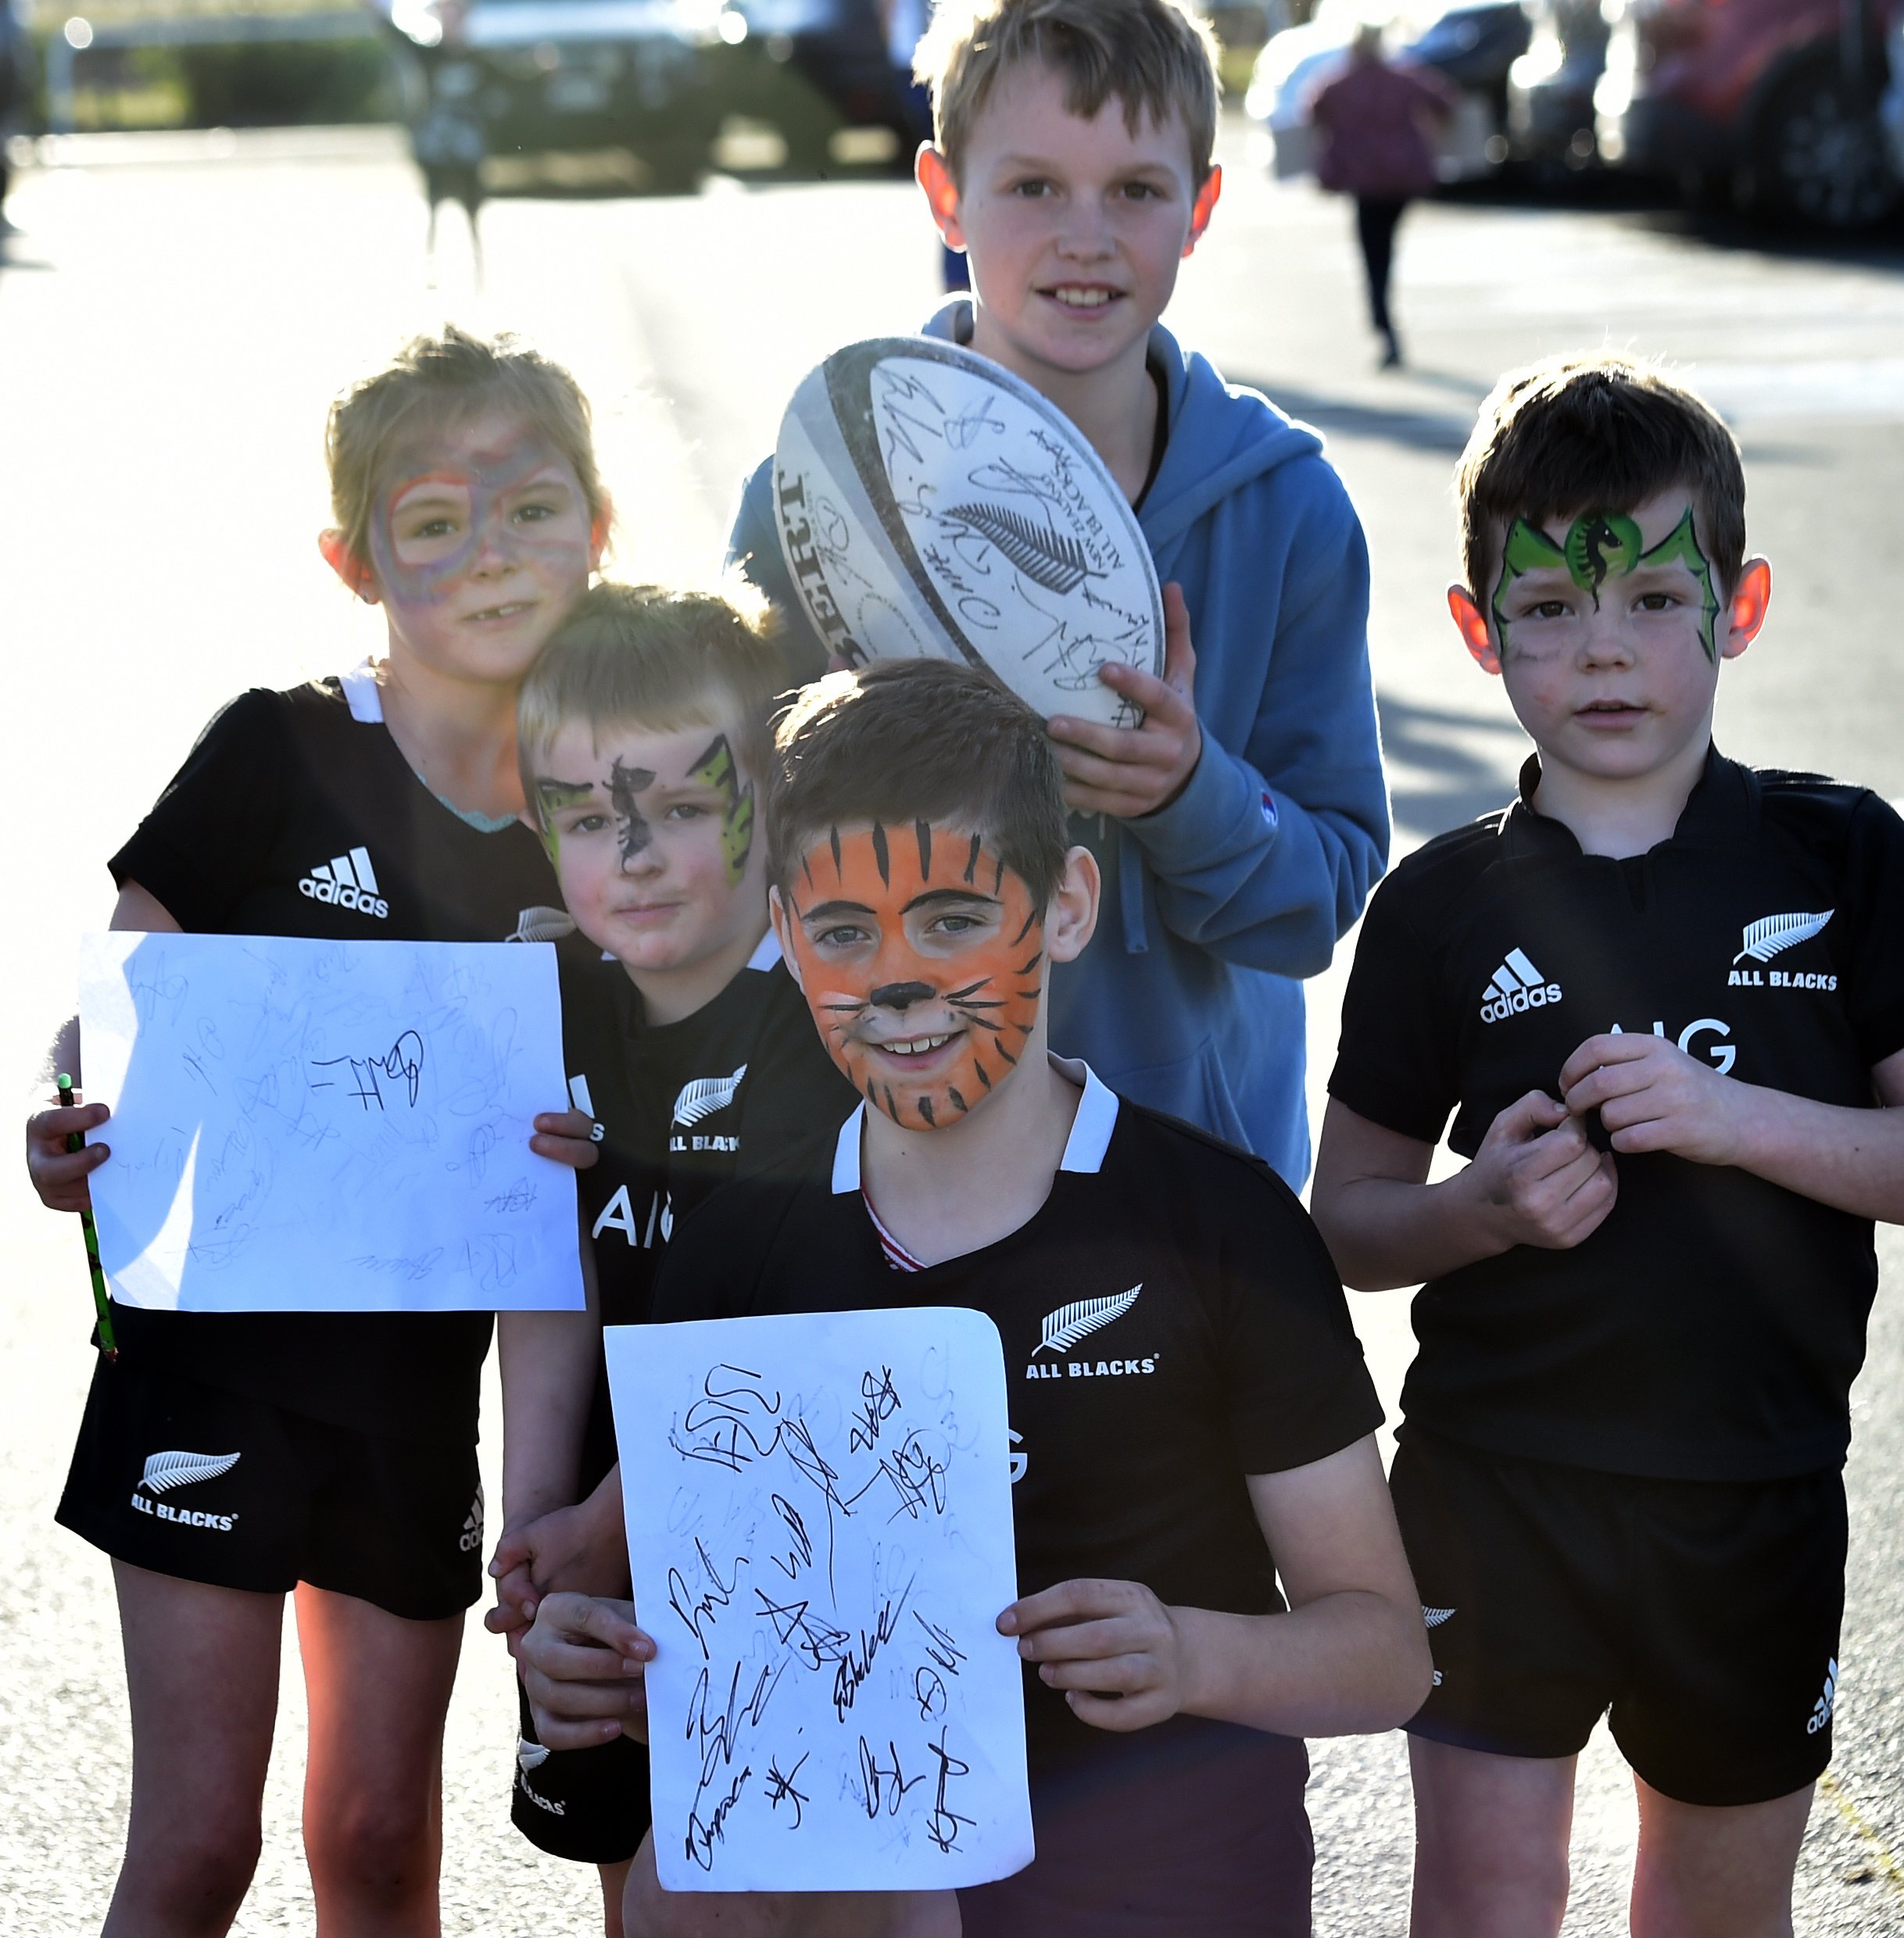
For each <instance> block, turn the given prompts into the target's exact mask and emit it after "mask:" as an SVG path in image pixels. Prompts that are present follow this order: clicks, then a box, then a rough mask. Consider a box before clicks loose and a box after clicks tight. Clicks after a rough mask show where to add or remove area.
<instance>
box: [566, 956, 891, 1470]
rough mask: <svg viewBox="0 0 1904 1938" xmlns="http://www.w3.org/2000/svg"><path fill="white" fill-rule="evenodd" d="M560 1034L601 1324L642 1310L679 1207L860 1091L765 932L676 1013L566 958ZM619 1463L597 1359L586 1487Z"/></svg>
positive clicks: (823, 1124)
mask: <svg viewBox="0 0 1904 1938" xmlns="http://www.w3.org/2000/svg"><path fill="white" fill-rule="evenodd" d="M562 1040H563V1050H564V1057H566V1059H567V1067H568V1070H569V1073H570V1074H569V1079H568V1084H569V1096H570V1101H571V1103H573V1104H574V1107H576V1109H578V1110H585V1111H586V1112H587V1113H588V1114H589V1117H591V1118H592V1119H593V1120H594V1128H595V1139H596V1145H597V1146H598V1150H597V1156H596V1163H595V1164H594V1165H593V1166H592V1167H591V1168H590V1169H589V1170H587V1171H582V1172H581V1173H579V1174H578V1183H579V1185H580V1187H581V1192H582V1221H583V1224H584V1225H585V1227H586V1228H587V1230H588V1232H589V1238H590V1241H591V1247H592V1251H593V1253H594V1258H595V1273H596V1291H597V1297H598V1301H599V1310H600V1314H601V1320H602V1323H603V1325H640V1324H642V1322H643V1321H646V1319H647V1318H649V1317H650V1313H651V1311H652V1309H653V1293H654V1280H655V1275H656V1273H657V1271H658V1269H659V1268H660V1261H661V1259H662V1257H664V1254H665V1253H666V1251H667V1244H668V1241H669V1239H670V1237H671V1235H672V1233H673V1231H674V1228H675V1221H676V1220H677V1219H678V1218H683V1217H685V1215H686V1214H688V1213H689V1211H692V1210H693V1209H694V1208H695V1207H696V1205H698V1204H699V1203H700V1202H701V1200H703V1198H705V1197H706V1196H707V1194H708V1193H709V1192H710V1191H712V1190H713V1189H714V1187H715V1186H716V1185H720V1184H723V1183H725V1182H726V1181H727V1180H728V1179H729V1178H733V1177H735V1176H736V1175H743V1174H745V1173H746V1172H749V1171H759V1170H764V1169H765V1168H767V1167H769V1166H771V1165H773V1164H777V1163H778V1162H780V1161H781V1160H784V1159H786V1158H787V1157H789V1155H790V1154H791V1153H794V1152H796V1150H798V1149H799V1148H800V1146H802V1145H803V1143H806V1142H808V1141H809V1140H811V1139H813V1138H814V1137H815V1136H816V1135H825V1133H828V1132H831V1131H832V1130H833V1129H834V1128H836V1126H837V1125H839V1121H840V1119H841V1118H842V1117H844V1116H845V1115H846V1113H847V1112H848V1111H849V1110H851V1109H852V1108H853V1107H854V1104H855V1103H857V1102H858V1101H859V1097H858V1093H857V1092H856V1091H855V1090H854V1088H853V1086H852V1085H851V1084H850V1083H849V1082H847V1081H846V1078H844V1077H843V1075H841V1074H840V1072H839V1068H838V1067H837V1066H836V1064H834V1062H833V1060H832V1057H829V1055H828V1054H827V1053H826V1049H825V1045H824V1044H822V1043H821V1041H820V1036H819V1032H818V1031H817V1030H816V1029H815V1028H814V1025H813V1017H812V1014H811V1011H810V1010H808V1009H807V999H806V998H805V997H804V996H802V995H801V994H800V987H799V985H798V984H796V982H794V980H793V978H792V977H791V976H790V975H789V974H787V971H786V967H784V965H783V964H782V961H781V958H780V950H779V946H778V944H777V943H776V942H775V940H774V938H773V936H772V935H771V934H769V935H768V937H767V938H766V939H765V940H764V942H762V943H761V946H760V948H759V949H757V950H756V951H755V952H754V954H753V957H752V958H751V960H750V961H749V962H748V964H747V966H746V967H745V968H743V970H742V971H740V973H739V974H738V975H736V976H735V978H734V979H733V980H732V982H729V983H728V985H727V987H726V988H725V989H723V990H722V991H721V993H720V994H719V995H718V996H716V997H715V998H714V1000H713V1001H712V1002H711V1003H707V1004H704V1005H703V1007H701V1008H700V1009H699V1010H696V1011H695V1012H694V1014H693V1015H692V1016H689V1017H683V1018H682V1020H681V1021H678V1022H675V1023H662V1024H650V1023H648V1022H646V1021H645V1020H644V1018H643V1016H642V1003H641V998H640V996H639V995H638V994H637V993H636V992H635V985H633V984H632V982H630V981H629V980H628V974H627V972H626V971H625V970H624V969H623V968H622V967H621V964H619V963H618V962H614V961H601V962H591V963H588V964H579V965H569V964H565V965H564V968H563V973H562ZM614 1463H615V1446H614V1422H613V1419H612V1417H611V1414H610V1408H609V1404H608V1376H607V1365H606V1363H605V1362H602V1361H598V1364H597V1366H596V1392H595V1398H594V1401H593V1403H592V1407H591V1408H590V1412H589V1425H588V1430H587V1432H586V1434H585V1438H584V1443H583V1453H582V1475H581V1483H582V1489H583V1491H584V1492H586V1491H588V1490H589V1489H592V1488H593V1486H595V1484H596V1482H598V1481H599V1480H600V1479H601V1478H602V1476H603V1475H604V1474H606V1473H607V1471H608V1470H609V1468H611V1467H612V1466H613V1465H614Z"/></svg>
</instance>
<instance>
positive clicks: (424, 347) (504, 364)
mask: <svg viewBox="0 0 1904 1938" xmlns="http://www.w3.org/2000/svg"><path fill="white" fill-rule="evenodd" d="M492 406H502V407H503V409H508V410H512V411H515V412H517V413H520V414H521V416H522V417H524V419H526V420H528V422H529V423H531V424H533V425H535V427H536V429H537V430H539V431H541V432H542V434H544V436H546V438H548V439H549V442H551V443H552V444H553V445H554V446H555V447H556V449H557V450H558V451H560V452H561V454H562V456H564V457H565V458H566V459H567V460H568V462H569V463H570V465H571V467H573V468H574V473H575V476H576V478H577V480H578V481H579V482H580V484H581V486H582V498H583V499H584V501H585V502H586V504H587V506H588V508H589V524H591V525H595V524H599V523H600V522H601V521H602V520H603V519H604V518H605V517H607V510H608V495H607V492H605V491H603V488H602V480H601V474H600V473H599V471H598V470H596V463H595V441H594V434H593V431H592V427H591V424H590V421H589V400H588V399H587V398H585V396H583V395H582V389H581V387H580V386H579V385H578V384H577V383H576V381H575V380H574V377H571V376H570V375H569V374H568V372H567V370H564V369H563V367H561V365H560V364H559V363H552V362H551V361H550V360H549V359H548V358H547V357H546V356H543V355H542V353H541V352H539V351H538V350H535V349H531V347H530V346H529V345H528V344H527V343H525V342H524V341H522V340H521V338H518V337H513V336H499V337H495V338H484V337H478V336H472V335H471V334H470V333H469V332H468V331H466V330H460V329H458V328H457V327H456V325H455V324H448V325H446V327H444V328H443V329H442V331H439V332H438V334H436V335H435V336H420V337H413V338H411V339H410V341H409V342H407V343H406V344H405V345H403V349H400V350H399V352H397V354H396V356H395V358H393V359H392V361H391V363H389V365H388V367H386V368H385V369H383V370H379V371H378V373H377V374H376V375H375V376H374V377H365V378H363V380H362V381H360V382H359V383H356V384H352V385H351V386H350V388H349V389H348V390H345V391H344V392H341V393H340V394H339V395H338V398H337V399H336V400H335V402H333V403H332V405H331V416H330V421H329V423H328V424H327V425H326V427H325V430H324V457H325V459H326V461H327V463H328V464H329V466H330V470H331V516H332V517H334V518H335V520H337V527H338V531H340V532H341V533H342V535H343V539H344V543H345V546H346V547H347V548H348V549H349V552H350V553H351V555H352V556H353V557H354V558H356V559H358V560H363V561H365V562H367V561H368V559H369V556H370V554H369V545H370V513H371V511H372V509H373V507H374V505H375V503H376V499H377V485H378V479H379V477H381V474H382V472H383V470H384V467H385V463H387V462H388V458H389V456H390V452H391V449H392V446H393V445H395V442H396V441H397V439H398V438H399V437H400V436H402V435H403V434H406V433H407V432H410V431H416V430H418V429H422V430H426V431H445V430H448V429H449V428H450V427H453V426H454V425H457V424H464V423H467V421H468V420H470V419H471V417H474V416H476V415H477V413H478V412H480V411H482V410H485V409H489V408H491V407H492Z"/></svg>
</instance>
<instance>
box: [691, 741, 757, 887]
mask: <svg viewBox="0 0 1904 1938" xmlns="http://www.w3.org/2000/svg"><path fill="white" fill-rule="evenodd" d="M688 778H689V780H690V781H698V782H699V783H700V785H702V786H703V787H710V788H715V789H717V790H718V792H720V793H721V795H723V796H725V799H726V801H727V806H725V808H724V809H723V810H721V862H722V864H723V865H724V866H725V868H726V870H727V878H728V885H730V886H732V885H733V884H735V883H736V882H738V881H739V879H740V878H741V877H742V876H743V874H746V872H747V857H748V856H750V854H752V853H753V782H752V781H749V782H748V783H747V784H746V786H745V787H743V786H742V785H741V784H740V766H739V763H738V762H737V761H736V760H735V758H734V750H733V749H732V748H731V747H730V746H728V744H727V735H725V734H720V735H716V736H715V738H714V740H713V742H711V743H710V745H709V746H708V747H707V749H706V751H705V752H704V753H700V754H697V755H696V756H695V759H694V762H693V765H692V766H691V767H689V769H688Z"/></svg>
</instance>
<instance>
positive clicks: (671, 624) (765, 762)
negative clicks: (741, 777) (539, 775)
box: [516, 584, 789, 812]
mask: <svg viewBox="0 0 1904 1938" xmlns="http://www.w3.org/2000/svg"><path fill="white" fill-rule="evenodd" d="M788 684H789V682H788V680H787V676H786V663H785V661H784V660H782V658H781V656H780V652H779V649H778V647H776V646H775V645H771V644H770V643H769V642H768V640H767V639H765V638H764V637H763V636H762V634H761V607H760V606H759V604H758V602H757V601H755V600H753V599H752V598H751V596H750V595H749V594H747V593H746V592H743V591H742V590H740V589H739V588H733V590H732V592H729V593H728V594H718V593H714V592H684V591H679V590H676V589H675V588H671V587H668V586H664V585H607V584H603V585H595V586H591V587H590V588H589V590H588V591H587V592H584V593H583V594H582V596H581V598H580V599H578V600H576V602H575V603H574V605H573V606H571V608H570V609H569V610H568V612H567V613H566V614H565V615H564V617H563V620H562V622H561V624H560V625H559V626H557V628H556V629H555V631H553V633H551V634H550V635H549V638H548V640H547V642H546V643H545V644H544V645H543V647H542V651H541V652H540V653H538V654H537V655H536V656H535V665H534V666H532V667H531V668H530V669H529V677H528V678H527V679H526V680H524V681H523V683H522V692H521V696H520V698H519V699H517V702H516V752H517V759H518V760H520V761H521V765H522V792H523V795H524V798H525V799H527V800H528V802H529V803H531V806H534V805H535V804H536V802H537V799H538V797H537V794H536V789H535V767H536V763H538V762H539V760H542V759H544V758H546V756H547V754H548V752H549V746H550V744H551V743H552V742H553V741H554V739H555V738H556V736H557V734H559V733H560V731H562V728H564V725H565V724H567V723H568V722H570V721H571V720H581V721H584V722H585V723H586V724H588V725H589V726H590V727H592V728H596V730H597V731H598V732H599V730H600V729H602V728H607V727H641V728H646V729H647V730H648V731H650V732H654V733H672V732H673V731H675V729H676V728H681V727H708V728H729V729H732V730H733V731H734V732H735V749H734V751H735V755H736V756H737V757H738V759H739V762H740V764H741V766H742V767H744V768H745V769H746V771H747V772H748V774H750V775H753V776H755V777H757V778H762V779H764V778H765V777H766V776H767V775H768V773H769V771H771V768H772V767H773V764H774V760H773V730H772V728H771V724H770V723H771V720H772V717H773V711H774V706H775V703H776V701H777V700H778V699H779V698H780V696H781V695H782V693H783V692H785V690H786V687H787V685H788ZM539 811H540V810H539V808H538V812H539Z"/></svg>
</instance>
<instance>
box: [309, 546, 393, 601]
mask: <svg viewBox="0 0 1904 1938" xmlns="http://www.w3.org/2000/svg"><path fill="white" fill-rule="evenodd" d="M317 549H318V550H319V551H320V552H322V553H323V554H324V563H325V564H326V565H327V566H329V567H330V568H331V570H332V571H333V572H335V574H337V575H338V577H339V578H340V579H342V581H344V583H345V585H346V586H347V587H348V588H349V589H350V590H351V591H352V592H355V593H356V595H357V596H358V598H360V599H362V600H363V602H364V604H365V605H367V606H374V605H376V604H377V603H378V590H377V574H375V573H374V572H373V571H372V570H370V567H368V566H367V565H366V564H365V563H363V560H361V559H360V558H359V557H358V556H357V555H356V552H353V551H352V550H351V549H350V547H349V545H346V544H345V542H344V535H343V534H342V532H341V531H335V530H332V531H320V532H319V533H318V535H317Z"/></svg>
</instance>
